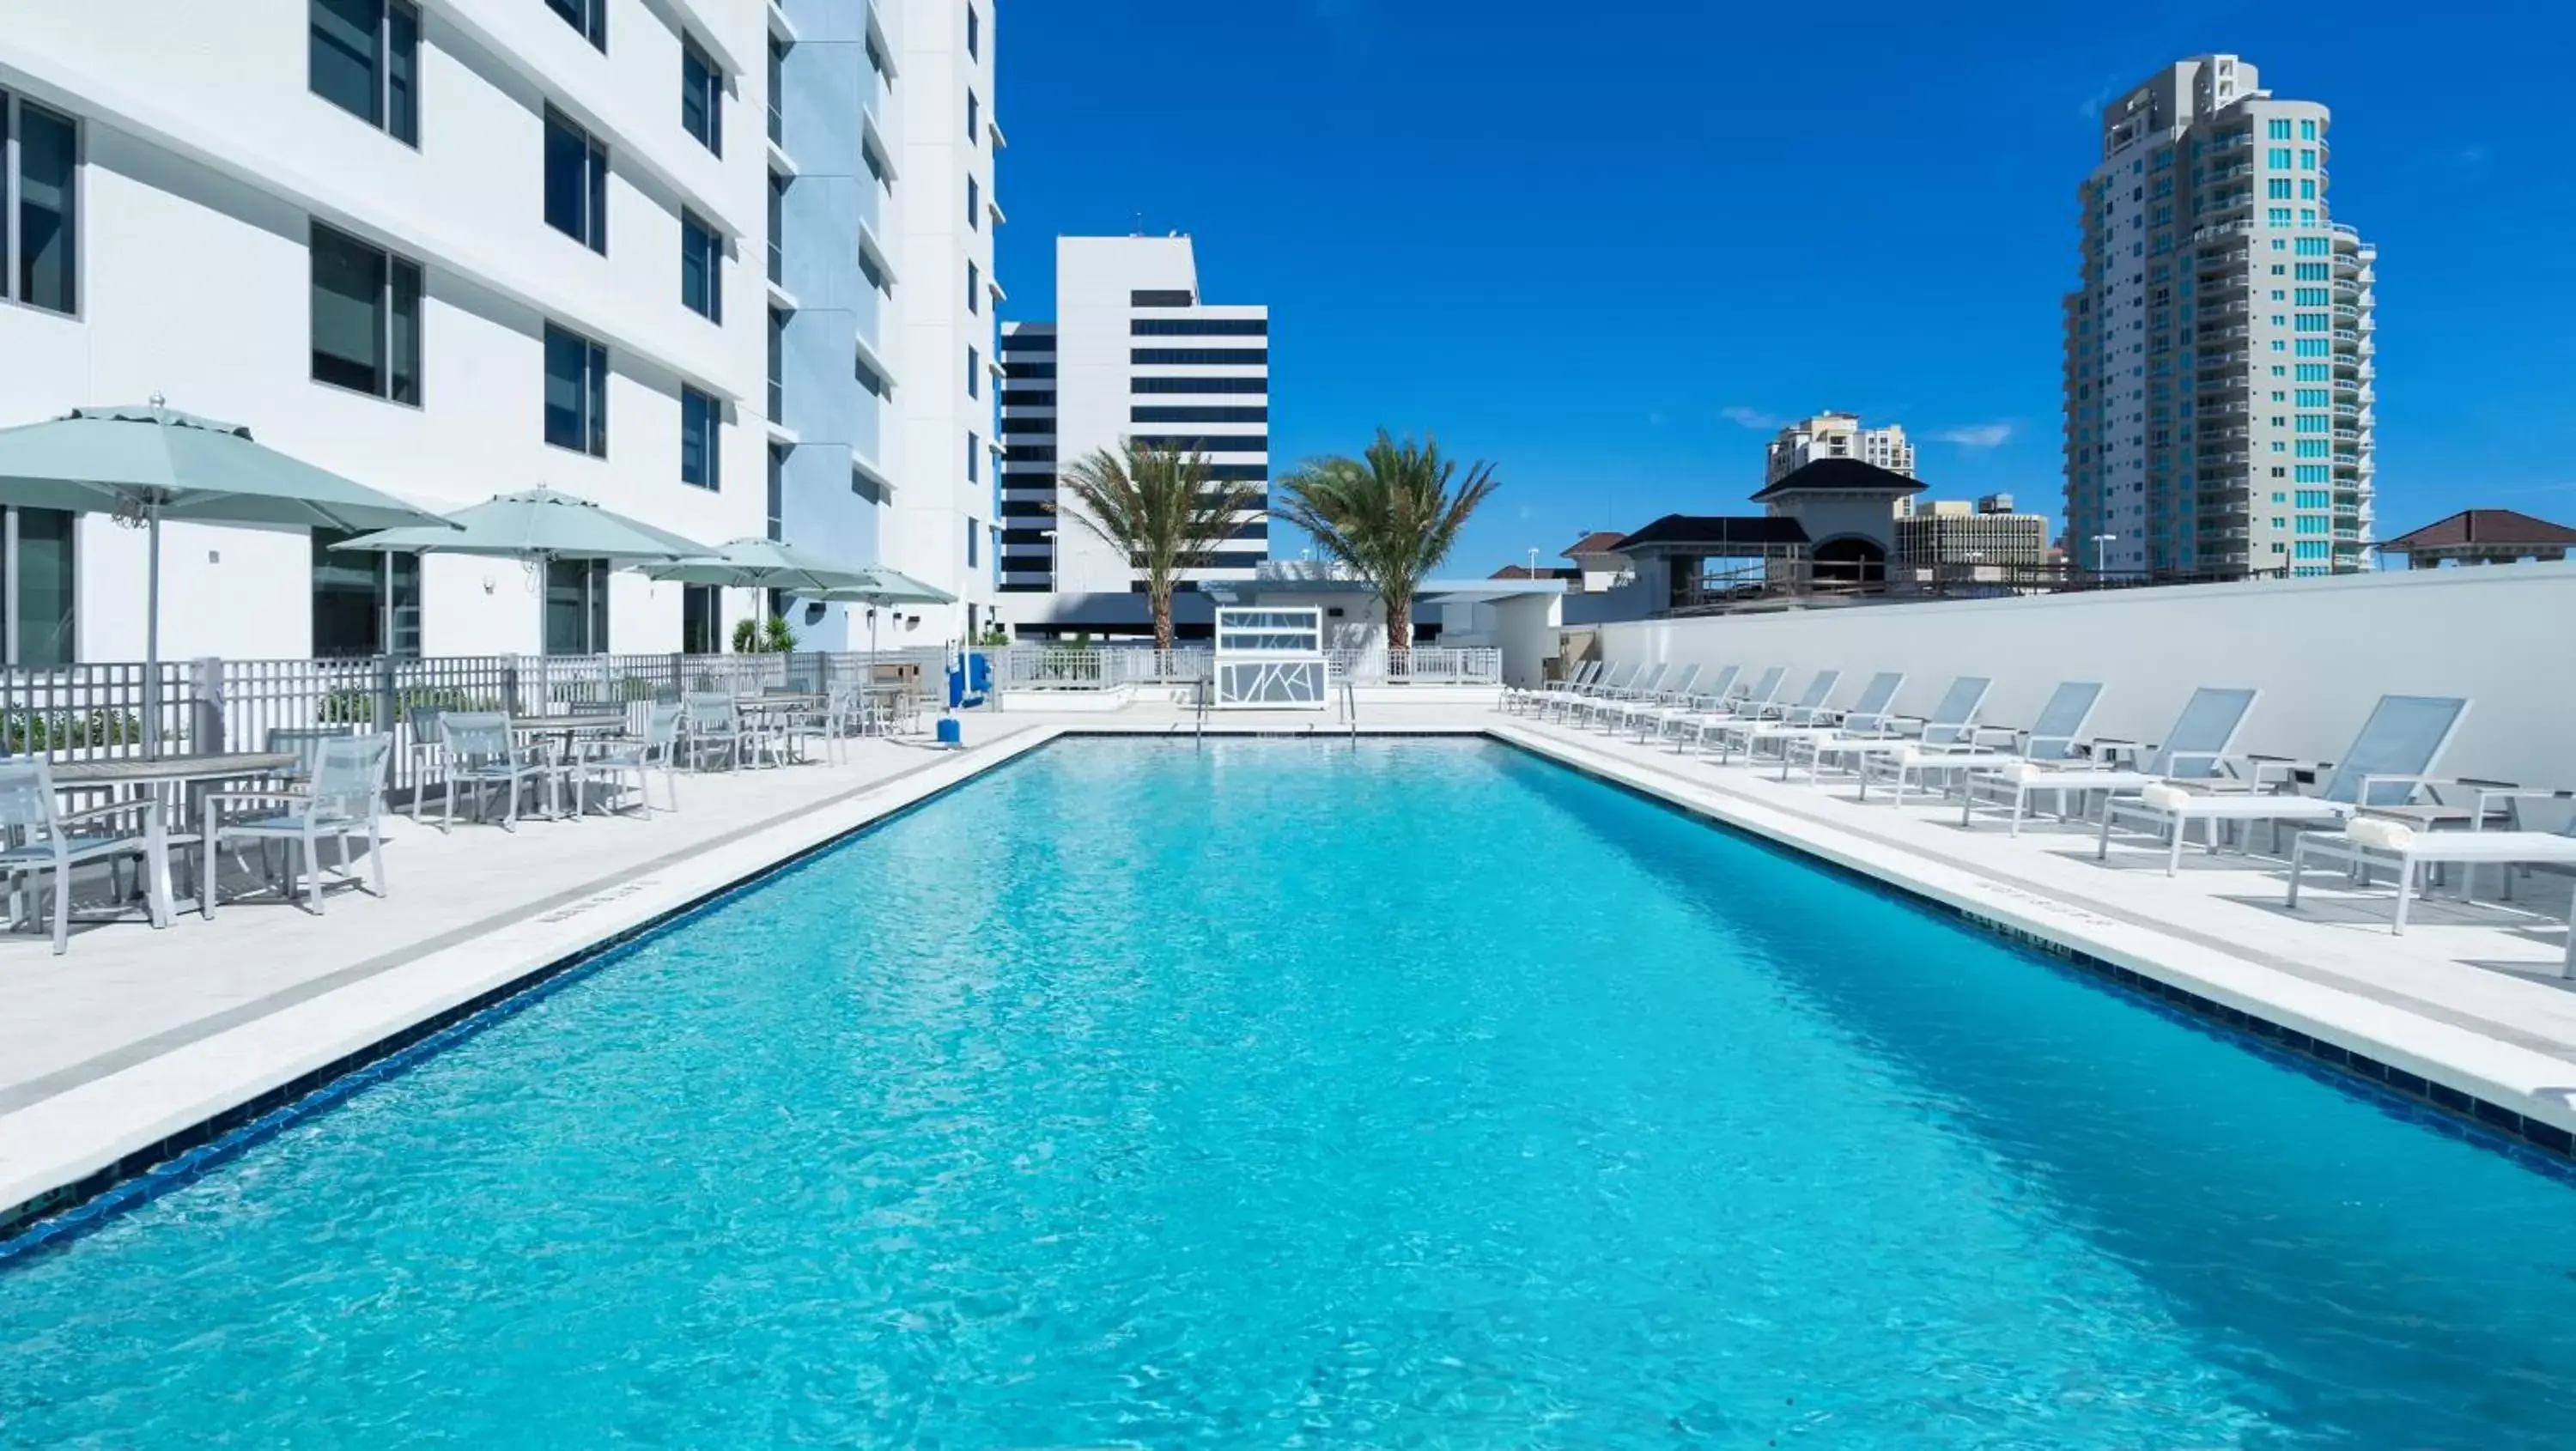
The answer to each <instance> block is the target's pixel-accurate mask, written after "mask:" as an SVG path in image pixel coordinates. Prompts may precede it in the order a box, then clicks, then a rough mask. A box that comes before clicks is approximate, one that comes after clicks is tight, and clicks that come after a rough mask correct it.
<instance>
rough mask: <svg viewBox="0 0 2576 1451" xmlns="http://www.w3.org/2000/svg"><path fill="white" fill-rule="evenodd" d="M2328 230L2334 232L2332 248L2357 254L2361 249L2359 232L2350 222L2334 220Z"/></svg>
mask: <svg viewBox="0 0 2576 1451" xmlns="http://www.w3.org/2000/svg"><path fill="white" fill-rule="evenodd" d="M2329 230H2331V231H2332V232H2333V233H2334V249H2335V250H2336V251H2337V252H2352V253H2356V254H2358V253H2359V252H2360V251H2361V233H2360V232H2359V231H2357V230H2355V229H2354V227H2353V225H2352V224H2351V223H2350V222H2336V223H2334V224H2333V225H2332V227H2331V228H2330V229H2329Z"/></svg>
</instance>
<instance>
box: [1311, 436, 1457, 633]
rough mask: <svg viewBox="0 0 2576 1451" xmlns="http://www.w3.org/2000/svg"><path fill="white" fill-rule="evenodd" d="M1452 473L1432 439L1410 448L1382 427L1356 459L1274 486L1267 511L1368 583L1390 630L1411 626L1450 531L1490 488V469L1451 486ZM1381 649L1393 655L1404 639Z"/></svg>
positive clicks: (1322, 462) (1319, 463)
mask: <svg viewBox="0 0 2576 1451" xmlns="http://www.w3.org/2000/svg"><path fill="white" fill-rule="evenodd" d="M1457 469H1458V466H1457V464H1456V462H1455V461H1454V460H1451V459H1447V458H1443V457H1442V456H1441V454H1440V441H1439V440H1438V439H1436V438H1430V437H1426V438H1425V439H1424V440H1423V442H1422V443H1421V444H1419V445H1416V444H1415V443H1414V441H1413V440H1412V439H1410V438H1406V439H1403V440H1401V441H1399V440H1397V439H1396V438H1394V437H1393V436H1391V435H1389V434H1388V433H1387V431H1386V430H1385V429H1383V428H1381V429H1379V430H1378V433H1377V438H1376V440H1375V441H1374V442H1372V443H1371V444H1370V445H1369V447H1368V449H1367V451H1366V452H1364V453H1363V454H1361V456H1360V457H1359V458H1356V459H1352V458H1343V457H1327V458H1319V459H1312V460H1309V461H1308V462H1307V463H1306V464H1304V465H1303V466H1301V467H1300V468H1298V469H1297V470H1296V471H1295V472H1294V473H1292V474H1290V475H1289V476H1288V477H1287V478H1285V479H1283V480H1281V481H1280V486H1279V491H1280V496H1281V499H1282V502H1281V504H1280V505H1278V506H1277V507H1276V508H1274V509H1273V510H1272V513H1273V514H1275V515H1276V516H1277V517H1278V518H1280V519H1282V520H1285V521H1286V522H1288V523H1290V524H1294V525H1296V526H1297V527H1298V528H1300V529H1303V530H1305V531H1306V532H1307V533H1308V534H1311V535H1313V536H1314V539H1315V547H1317V548H1318V549H1321V550H1323V551H1324V553H1325V554H1326V555H1327V556H1328V557H1330V558H1332V559H1335V560H1338V561H1340V562H1341V563H1343V564H1346V565H1348V566H1350V568H1351V569H1352V570H1354V571H1355V572H1357V573H1358V574H1359V575H1360V576H1361V577H1363V578H1365V579H1367V580H1369V581H1370V582H1371V583H1373V584H1375V585H1376V586H1377V589H1378V597H1379V599H1380V600H1382V601H1383V602H1384V603H1385V605H1386V611H1387V619H1388V622H1389V625H1390V628H1391V629H1392V628H1393V627H1395V626H1396V625H1398V624H1399V623H1400V622H1407V621H1409V619H1410V616H1411V610H1412V603H1413V596H1414V594H1415V592H1416V591H1417V590H1418V589H1419V588H1420V586H1421V584H1422V581H1423V580H1424V579H1425V578H1426V577H1428V576H1429V575H1430V573H1431V571H1433V570H1434V569H1437V568H1438V567H1439V566H1440V562H1441V561H1442V560H1444V559H1446V558H1448V557H1449V551H1450V549H1451V548H1452V547H1454V546H1455V545H1456V544H1457V542H1458V531H1459V530H1460V529H1461V528H1462V527H1464V526H1465V524H1466V522H1467V519H1468V517H1469V516H1470V515H1472V514H1474V513H1475V512H1476V509H1477V506H1479V505H1481V504H1483V503H1484V502H1485V500H1486V499H1487V498H1488V497H1490V496H1491V495H1492V494H1493V492H1494V490H1495V488H1496V487H1498V481H1497V480H1496V479H1495V477H1494V466H1493V465H1492V464H1489V463H1486V462H1484V461H1482V460H1479V461H1477V462H1476V463H1473V464H1470V465H1468V467H1467V472H1466V476H1465V477H1464V478H1463V479H1457V482H1456V487H1455V488H1452V487H1451V481H1452V479H1453V478H1456V476H1457ZM1408 633H1409V627H1408ZM1389 643H1390V644H1392V645H1394V646H1396V647H1397V648H1399V649H1400V648H1404V647H1406V646H1409V645H1410V643H1411V641H1410V639H1406V640H1390V642H1389Z"/></svg>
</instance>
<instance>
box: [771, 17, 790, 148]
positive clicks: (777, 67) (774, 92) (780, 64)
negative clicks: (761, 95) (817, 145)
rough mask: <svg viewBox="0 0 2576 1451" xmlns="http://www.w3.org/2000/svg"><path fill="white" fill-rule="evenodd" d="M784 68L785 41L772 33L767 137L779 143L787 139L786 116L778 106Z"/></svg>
mask: <svg viewBox="0 0 2576 1451" xmlns="http://www.w3.org/2000/svg"><path fill="white" fill-rule="evenodd" d="M786 69H787V42H785V41H783V40H780V39H779V38H778V37H776V36H774V35H773V36H771V37H770V38H769V139H770V140H771V141H772V142H773V143H776V144H779V145H784V144H785V143H786V140H787V124H786V116H785V113H784V112H783V110H782V109H781V107H780V100H781V92H783V91H784V90H785V89H786V85H785V76H784V73H785V71H786Z"/></svg>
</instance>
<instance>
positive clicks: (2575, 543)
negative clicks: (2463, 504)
mask: <svg viewBox="0 0 2576 1451" xmlns="http://www.w3.org/2000/svg"><path fill="white" fill-rule="evenodd" d="M2571 547H2576V529H2570V528H2568V527H2567V526H2566V525H2564V524H2552V523H2550V522H2549V521H2548V520H2546V519H2535V518H2533V517H2532V516H2530V515H2529V514H2519V513H2516V512H2514V511H2513V510H2511V509H2463V510H2461V511H2460V512H2459V513H2457V514H2453V515H2451V516H2450V517H2449V518H2447V519H2436V520H2434V521H2433V522H2432V523H2430V524H2427V525H2425V526H2424V527H2423V528H2421V529H2417V530H2414V531H2413V532H2411V533H2406V534H2400V535H2398V536H2397V537H2396V538H2394V539H2391V540H2388V541H2386V542H2385V543H2383V544H2381V545H2380V546H2379V552H2380V553H2381V554H2383V555H2395V556H2397V557H2398V558H2400V559H2403V560H2405V561H2406V564H2407V567H2408V568H2410V569H2433V568H2437V567H2439V566H2441V565H2445V564H2519V563H2522V562H2523V561H2525V560H2540V559H2565V558H2566V557H2567V555H2568V551H2569V549H2570V548H2571Z"/></svg>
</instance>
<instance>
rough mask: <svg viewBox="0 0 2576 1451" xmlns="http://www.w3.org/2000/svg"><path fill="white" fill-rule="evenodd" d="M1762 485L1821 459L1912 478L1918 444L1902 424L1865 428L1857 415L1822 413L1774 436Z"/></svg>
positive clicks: (1764, 465)
mask: <svg viewBox="0 0 2576 1451" xmlns="http://www.w3.org/2000/svg"><path fill="white" fill-rule="evenodd" d="M1768 454H1769V456H1768V458H1767V459H1765V461H1764V464H1763V469H1762V482H1763V483H1765V484H1776V483H1778V482H1780V481H1781V480H1782V479H1785V478H1787V477H1788V476H1789V475H1791V474H1794V473H1796V472H1797V471H1798V470H1800V469H1802V468H1805V467H1806V466H1807V465H1809V464H1811V463H1814V462H1815V461H1817V460H1818V459H1831V458H1849V459H1858V460H1860V461H1861V462H1862V463H1865V464H1870V465H1873V466H1875V467H1878V468H1882V469H1885V470H1887V471H1888V472H1889V473H1896V474H1906V475H1909V476H1910V475H1912V474H1913V472H1914V445H1913V444H1912V443H1910V442H1908V441H1907V440H1906V437H1905V429H1904V428H1903V427H1902V426H1900V425H1898V424H1893V423H1891V424H1888V425H1887V426H1886V427H1884V428H1863V427H1861V423H1860V416H1859V415H1858V414H1854V413H1819V414H1817V415H1815V416H1814V417H1812V418H1802V419H1799V420H1798V421H1797V422H1795V423H1792V424H1790V425H1789V426H1787V427H1785V428H1783V429H1781V430H1780V431H1779V432H1778V433H1777V434H1775V435H1773V436H1772V439H1771V444H1770V448H1769V450H1768Z"/></svg>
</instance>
